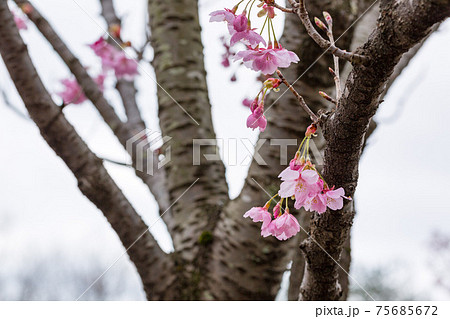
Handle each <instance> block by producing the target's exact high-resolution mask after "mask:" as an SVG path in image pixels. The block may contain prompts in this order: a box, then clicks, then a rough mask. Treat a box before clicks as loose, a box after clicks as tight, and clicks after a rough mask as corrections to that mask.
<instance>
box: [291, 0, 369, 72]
mask: <svg viewBox="0 0 450 319" xmlns="http://www.w3.org/2000/svg"><path fill="white" fill-rule="evenodd" d="M288 1H289V3H290V5H291V6H292V10H293V12H294V13H296V14H297V15H298V17H299V18H300V21H302V23H303V25H304V26H305V29H306V32H307V33H308V35H309V36H310V37H311V38H312V39H313V40H314V42H316V43H317V44H318V45H319V46H320V47H321V48H322V49H323V50H326V51H327V52H330V53H331V54H333V55H334V56H337V57H339V58H341V59H344V60H346V61H349V62H350V63H355V64H362V63H365V62H367V60H368V58H367V57H366V56H363V55H360V54H356V53H352V52H347V51H345V50H342V49H339V48H338V47H336V45H334V44H333V43H331V42H330V41H328V40H326V39H324V38H323V37H322V36H321V35H320V34H319V32H317V30H316V29H315V28H314V26H313V24H312V23H311V20H310V19H309V15H308V11H306V7H305V1H304V0H299V2H297V1H296V0H288Z"/></svg>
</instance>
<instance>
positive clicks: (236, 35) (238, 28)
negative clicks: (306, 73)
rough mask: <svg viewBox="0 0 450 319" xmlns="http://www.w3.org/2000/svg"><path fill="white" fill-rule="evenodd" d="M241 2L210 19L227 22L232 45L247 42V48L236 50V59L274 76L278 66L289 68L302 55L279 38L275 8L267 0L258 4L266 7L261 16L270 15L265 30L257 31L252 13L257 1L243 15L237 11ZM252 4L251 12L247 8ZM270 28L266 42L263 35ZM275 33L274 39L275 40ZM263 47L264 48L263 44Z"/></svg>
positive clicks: (260, 13) (212, 14)
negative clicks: (282, 42)
mask: <svg viewBox="0 0 450 319" xmlns="http://www.w3.org/2000/svg"><path fill="white" fill-rule="evenodd" d="M242 2H243V1H240V2H239V3H238V4H237V5H236V6H235V7H234V8H233V9H224V10H218V11H214V12H212V13H211V14H210V16H211V18H210V22H226V23H227V26H228V31H229V33H230V35H231V40H230V46H233V45H235V44H236V43H239V42H240V43H243V44H245V45H246V47H247V49H246V50H244V51H240V52H238V53H236V55H235V57H234V60H235V61H238V60H241V59H242V61H243V63H244V65H245V66H246V67H248V68H250V69H252V70H254V71H261V72H262V73H263V74H266V75H270V74H272V73H274V72H275V71H276V70H277V68H279V67H281V68H287V67H289V65H290V64H291V63H297V62H298V61H299V58H298V56H297V55H296V54H295V53H294V52H291V51H288V50H286V49H284V48H283V47H282V46H281V45H280V44H279V43H278V41H277V40H276V35H275V31H274V28H273V22H272V20H273V19H274V18H275V12H274V8H273V7H272V6H268V5H267V4H266V3H265V1H264V0H259V2H260V3H259V4H258V5H257V6H258V7H260V8H262V9H261V11H260V12H259V13H258V17H264V16H265V17H266V19H265V22H264V26H263V28H262V30H261V33H260V34H259V33H257V32H255V29H254V28H252V27H251V21H250V12H251V9H252V7H253V5H254V3H255V1H253V0H250V1H248V3H247V5H246V6H245V8H244V10H243V11H242V13H241V14H237V10H238V8H239V4H240V3H242ZM248 7H249V10H248V13H247V8H248ZM266 27H267V31H268V37H269V42H268V43H266V41H265V40H264V38H263V37H262V36H261V34H262V32H263V31H264V29H265V28H266ZM272 35H273V42H272ZM261 44H262V45H263V47H260V45H261Z"/></svg>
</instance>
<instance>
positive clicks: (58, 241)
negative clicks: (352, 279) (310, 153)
mask: <svg viewBox="0 0 450 319" xmlns="http://www.w3.org/2000/svg"><path fill="white" fill-rule="evenodd" d="M76 2H77V3H78V4H79V5H80V6H81V7H83V9H84V10H86V11H87V12H88V13H89V14H90V15H91V16H92V17H93V18H94V19H95V22H94V21H93V20H92V19H91V18H90V17H89V16H87V15H86V14H85V13H84V12H83V11H82V10H81V9H80V8H79V7H78V6H77V4H76ZM76 2H75V0H64V1H61V0H41V1H35V2H34V4H35V5H36V6H37V7H38V8H39V9H40V10H41V12H42V13H43V14H44V15H45V16H46V17H47V18H48V19H49V20H50V23H51V24H52V25H54V27H55V29H56V30H57V32H58V33H59V34H60V35H61V36H62V38H63V39H64V40H65V41H67V43H68V44H69V47H70V48H71V49H72V50H73V51H74V52H75V53H76V54H77V55H78V56H79V57H80V58H81V60H82V62H83V64H84V65H86V66H90V70H91V71H92V72H93V73H95V71H96V70H98V60H97V58H96V57H95V56H94V55H93V54H92V52H91V51H90V49H89V48H88V47H87V46H86V44H88V43H91V42H93V41H95V40H96V39H97V38H98V37H99V36H100V35H101V34H102V30H101V28H100V27H99V26H98V25H97V24H100V26H101V27H102V28H105V24H104V22H103V21H102V19H101V18H100V17H99V12H100V8H99V5H98V2H97V1H92V0H76ZM145 2H146V0H136V1H133V6H130V1H124V0H117V1H115V4H116V6H117V10H118V12H119V13H120V15H121V16H123V20H124V26H123V34H124V38H125V39H130V40H131V41H132V42H133V43H134V44H135V45H136V46H139V45H140V44H141V43H143V38H144V26H145V19H146V12H145ZM233 3H234V1H230V0H226V1H221V5H223V6H229V7H231V6H232V4H233ZM201 4H202V5H201V10H200V16H201V23H202V26H203V40H204V44H205V56H206V68H207V71H208V84H209V88H210V98H211V102H212V104H213V120H214V124H215V129H216V133H217V136H218V137H219V138H223V139H224V140H225V141H227V140H228V139H232V138H240V139H245V138H248V139H250V140H252V141H255V140H256V138H257V133H256V132H252V131H251V130H249V129H247V128H246V126H245V120H246V117H247V116H248V114H247V113H248V110H246V109H245V108H244V107H242V106H241V101H242V99H243V98H244V97H247V96H252V95H254V93H255V92H256V91H257V90H258V85H257V84H256V83H255V82H254V78H255V76H256V74H255V73H254V72H253V71H250V70H246V69H240V70H239V71H238V81H237V82H235V83H230V82H229V78H230V77H231V74H232V71H230V70H224V69H223V68H222V67H221V66H220V65H219V64H220V55H221V54H222V48H221V46H220V41H219V40H218V38H219V36H220V35H222V34H225V27H224V26H223V25H221V24H219V23H215V24H209V23H208V14H209V12H210V11H213V10H216V9H218V7H217V4H216V1H207V0H203V1H201ZM336 23H337V22H336ZM276 28H277V30H278V31H281V30H282V19H280V22H279V23H278V25H276ZM22 35H23V37H24V39H25V41H26V43H27V44H28V48H29V50H30V53H31V56H32V58H33V61H34V62H35V64H36V67H37V69H38V71H39V73H40V74H41V76H42V78H43V80H44V83H45V85H46V86H47V88H48V89H49V90H50V91H52V92H56V91H58V90H59V89H60V86H59V80H60V79H62V78H64V77H66V76H68V74H69V73H68V70H67V68H66V67H64V65H63V64H62V63H61V62H60V60H59V58H58V57H57V56H56V55H55V54H54V53H53V51H52V49H51V48H50V47H49V45H48V44H47V43H46V42H45V41H44V40H43V39H42V37H41V36H40V34H39V33H38V32H37V30H36V29H35V28H34V27H33V26H31V25H30V28H29V30H28V31H22ZM449 38H450V24H449V22H447V23H445V24H444V25H443V26H442V28H441V30H440V31H439V32H438V33H436V34H435V35H433V36H432V37H431V38H430V39H429V40H428V41H427V43H426V44H425V46H424V47H423V49H422V50H421V52H420V53H419V54H418V55H417V57H416V58H415V59H414V60H413V61H412V62H411V65H410V66H409V67H408V68H407V69H406V70H405V72H404V74H402V76H401V77H400V78H399V80H398V81H397V83H396V84H395V86H394V87H393V88H392V91H391V92H390V94H389V95H388V96H387V97H386V101H385V102H384V103H383V104H382V106H381V107H380V110H379V112H378V114H377V115H376V119H377V121H378V123H379V127H378V129H377V130H376V132H375V133H374V134H373V136H372V137H371V139H370V140H369V144H368V146H367V148H366V150H365V153H364V155H363V158H362V161H361V169H360V182H359V185H358V189H357V194H356V196H355V197H356V198H355V200H356V205H357V210H358V215H357V217H356V220H355V223H354V227H353V231H352V236H353V244H352V245H353V247H352V257H353V263H354V265H366V266H377V265H389V264H392V263H399V264H400V265H402V266H405V267H406V269H405V272H411V274H413V273H414V272H415V274H416V276H414V278H413V280H412V281H411V287H408V289H415V290H417V291H418V292H423V291H430V289H429V288H430V287H432V286H433V280H432V278H431V274H430V271H429V270H428V265H427V264H426V259H427V257H430V253H429V252H428V250H427V241H428V239H429V238H430V235H431V232H432V231H433V230H441V231H443V232H446V233H450V229H449V228H448V225H449V224H450V202H449V201H448V200H447V197H446V196H447V188H448V185H449V184H448V180H449V179H450V172H449V170H447V169H446V165H447V163H448V162H449V161H450V152H449V150H448V145H449V143H448V140H449V138H450V129H449V127H448V126H447V125H445V123H446V122H445V123H444V121H447V119H448V118H450V103H449V102H448V98H447V97H446V95H445V93H446V92H447V91H446V90H447V89H448V88H449V86H450V59H449V58H448V50H449V49H450V41H449ZM151 56H152V54H151V50H149V53H148V58H151ZM0 65H1V66H0V86H1V87H2V88H4V89H6V90H7V92H8V94H9V96H10V99H11V100H12V101H13V102H14V104H16V105H17V106H18V107H19V108H20V109H21V110H22V111H23V112H25V110H24V107H23V105H22V103H21V101H20V99H19V97H18V96H17V93H16V91H15V89H14V87H13V85H12V83H11V81H10V80H9V78H8V76H7V73H6V70H5V68H4V65H3V63H1V64H0ZM141 66H142V67H143V68H144V69H145V72H141V73H142V74H143V75H142V76H141V77H140V78H139V81H138V88H139V89H140V93H139V96H138V100H139V103H140V106H141V110H142V112H143V115H144V117H145V120H146V122H147V124H148V126H149V128H150V129H153V130H158V120H157V103H156V97H155V84H154V82H153V80H152V79H151V78H150V77H149V76H147V75H146V74H145V73H148V74H149V75H150V76H151V77H153V78H154V74H153V71H152V70H151V68H150V67H149V66H147V65H145V64H144V63H142V64H141ZM106 95H107V97H108V99H109V100H110V101H111V102H112V103H113V104H114V105H116V106H117V108H118V110H119V112H122V111H121V110H120V101H119V99H118V95H117V94H116V93H115V92H114V91H111V90H107V91H106ZM64 112H65V114H66V116H67V117H68V119H69V120H70V122H71V123H73V124H74V125H75V127H76V129H77V131H78V132H79V134H80V135H81V136H82V137H83V138H84V139H85V140H86V142H87V143H88V145H89V146H90V147H91V148H92V149H93V151H94V152H95V153H97V154H98V155H99V156H105V157H108V158H113V159H117V160H121V161H127V160H128V158H127V155H126V154H125V152H124V151H123V150H122V148H121V146H120V145H119V144H118V142H117V141H116V140H115V138H114V136H113V135H112V134H111V132H110V131H109V129H108V128H107V126H106V125H105V124H104V123H103V121H102V120H101V118H100V117H99V116H98V114H97V112H96V111H95V109H94V107H93V106H92V105H90V104H89V103H87V102H86V103H84V104H83V105H78V106H69V107H67V108H66V109H65V111H64ZM0 114H1V116H0V154H1V155H0V193H1V194H3V196H2V201H1V203H0V256H2V260H7V262H5V263H3V262H2V265H1V266H0V271H3V272H5V271H6V272H7V271H8V270H10V269H13V268H14V267H17V265H26V264H30V263H33V262H34V261H35V260H37V259H38V258H41V257H42V256H46V255H51V254H52V253H53V252H55V251H58V252H64V253H65V254H67V256H68V257H67V258H70V259H73V262H74V263H76V262H79V263H80V264H82V265H84V264H86V263H89V261H90V260H92V258H95V259H98V260H100V261H101V263H102V264H104V265H105V267H107V266H109V265H110V264H112V263H113V262H114V260H115V259H116V258H117V257H119V256H120V255H121V254H122V252H123V248H122V246H121V244H120V242H119V240H118V238H117V236H116V235H115V234H114V232H113V231H112V229H111V227H110V226H109V224H108V223H107V222H106V220H105V218H104V217H103V216H102V214H101V212H99V211H98V210H97V209H96V208H95V207H94V205H92V204H91V203H90V202H89V201H88V200H87V199H86V198H84V197H83V196H82V195H81V194H80V192H79V190H78V188H77V183H76V180H75V178H74V177H73V176H72V174H71V173H70V172H69V170H68V169H67V168H66V167H65V165H64V163H63V162H62V161H61V160H60V159H59V158H58V157H56V155H55V154H54V153H53V151H52V150H51V149H50V148H49V147H48V146H47V144H46V143H45V142H44V141H43V139H42V137H41V136H40V134H39V132H38V130H37V128H36V126H35V125H34V123H32V122H30V121H26V120H24V119H22V118H20V117H18V116H17V115H16V114H14V113H13V112H12V111H11V110H9V109H8V108H7V107H6V106H4V105H3V102H2V101H0ZM121 114H122V113H121ZM392 117H393V118H394V119H393V120H392V119H391V118H392ZM230 128H232V129H230ZM268 129H270V127H269V128H268ZM226 144H227V142H225V145H226ZM227 152H228V150H227V149H225V154H227ZM237 154H238V156H240V157H238V163H240V162H241V161H242V160H243V159H244V158H245V157H246V156H247V150H246V148H245V147H244V145H243V144H242V143H239V142H238V151H237ZM106 166H107V168H108V170H109V172H110V173H111V175H112V176H113V177H114V178H115V180H116V181H117V183H118V184H119V186H120V187H121V188H122V190H123V191H124V193H125V195H126V196H127V197H128V198H129V200H130V201H131V202H132V203H133V205H134V206H135V208H136V209H137V210H138V212H139V213H140V214H141V215H142V216H143V217H144V219H145V220H146V222H147V223H148V224H149V225H151V224H153V223H154V221H156V220H157V218H158V213H157V210H156V206H155V203H154V200H153V197H152V196H151V194H150V193H149V191H148V190H147V189H146V187H145V186H143V184H142V183H141V182H140V180H138V179H137V178H136V177H135V176H134V174H133V172H132V171H131V170H129V169H127V168H124V167H118V166H116V165H111V164H106ZM247 169H248V167H247V166H229V165H227V179H228V181H229V184H230V194H231V195H232V196H236V195H237V194H238V193H239V191H240V188H241V187H242V185H243V181H244V177H245V173H246V171H247ZM274 178H276V176H274ZM255 204H258V203H255ZM151 232H152V233H153V234H154V235H155V236H156V237H157V239H158V240H159V241H160V243H161V245H162V247H163V248H164V249H165V250H167V251H169V250H170V249H171V242H170V239H169V238H168V236H167V234H166V232H165V227H164V225H162V223H161V222H158V223H156V224H155V226H153V227H152V228H151ZM93 256H95V257H93ZM120 263H123V264H125V266H124V267H128V269H129V271H130V272H134V268H133V266H131V265H130V264H129V263H128V261H127V258H126V257H124V258H122V259H121V261H120ZM418 273H420V275H417V274H418ZM356 275H357V274H355V276H356ZM106 276H114V267H113V268H112V269H111V271H110V273H108V274H107V275H106ZM131 278H132V279H131V280H135V284H136V287H139V281H138V278H137V275H136V274H134V275H132V276H131ZM433 291H434V293H433V294H431V295H429V294H428V293H427V294H426V295H429V298H434V299H445V298H448V297H449V296H448V295H445V294H444V293H443V292H441V291H439V290H435V289H434V290H433ZM80 293H81V291H80ZM139 294H140V297H141V298H142V297H143V295H142V293H140V292H139V293H138V295H139Z"/></svg>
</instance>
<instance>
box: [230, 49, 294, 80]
mask: <svg viewBox="0 0 450 319" xmlns="http://www.w3.org/2000/svg"><path fill="white" fill-rule="evenodd" d="M240 59H242V60H243V62H244V65H245V66H246V67H248V68H250V69H252V70H254V71H261V72H262V73H263V74H266V75H268V74H272V73H274V72H275V71H276V70H277V69H278V68H287V67H289V66H290V65H291V63H297V62H298V61H300V59H299V58H298V56H297V55H296V54H295V53H294V52H291V51H288V50H286V49H284V48H282V47H281V46H278V48H272V46H271V45H269V47H268V48H265V49H248V50H245V51H240V52H238V53H237V54H236V56H235V58H234V60H235V61H237V60H240Z"/></svg>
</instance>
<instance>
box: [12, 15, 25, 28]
mask: <svg viewBox="0 0 450 319" xmlns="http://www.w3.org/2000/svg"><path fill="white" fill-rule="evenodd" d="M12 14H13V16H14V22H15V23H16V26H17V29H19V30H27V29H28V26H27V23H26V22H25V20H24V19H22V18H21V17H20V16H18V15H17V14H16V13H14V12H12Z"/></svg>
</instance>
